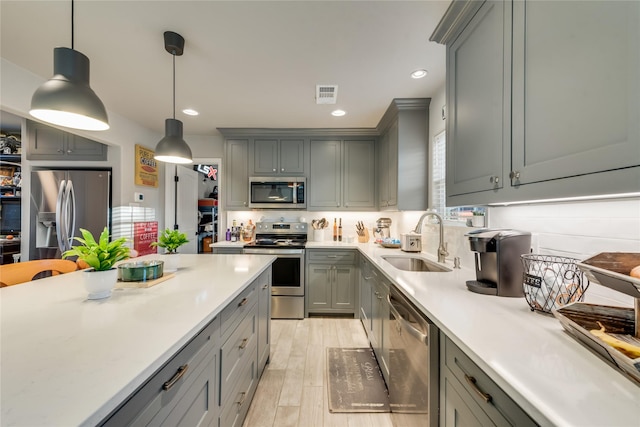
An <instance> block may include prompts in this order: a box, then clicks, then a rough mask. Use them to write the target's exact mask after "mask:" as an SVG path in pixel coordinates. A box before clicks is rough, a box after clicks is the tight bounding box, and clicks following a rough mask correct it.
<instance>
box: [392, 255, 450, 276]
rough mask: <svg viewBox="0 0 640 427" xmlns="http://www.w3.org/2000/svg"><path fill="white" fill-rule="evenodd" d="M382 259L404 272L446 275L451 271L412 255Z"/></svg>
mask: <svg viewBox="0 0 640 427" xmlns="http://www.w3.org/2000/svg"><path fill="white" fill-rule="evenodd" d="M382 259H384V260H385V261H387V262H388V263H389V264H391V265H392V266H394V267H395V268H397V269H398V270H404V271H420V272H424V273H445V272H448V271H451V269H449V268H447V267H444V266H442V265H439V264H436V263H435V262H431V261H427V260H426V259H424V258H420V257H417V256H410V255H406V256H403V255H388V256H383V257H382Z"/></svg>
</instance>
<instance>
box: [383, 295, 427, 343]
mask: <svg viewBox="0 0 640 427" xmlns="http://www.w3.org/2000/svg"><path fill="white" fill-rule="evenodd" d="M391 299H392V298H391V295H389V294H387V302H389V310H390V311H391V314H393V317H395V318H396V320H397V321H398V323H400V325H401V327H402V329H405V330H406V331H408V332H409V334H410V335H411V336H413V337H414V338H416V339H417V340H419V341H420V342H421V343H423V344H425V345H429V336H428V335H427V334H425V333H423V332H422V331H419V330H417V329H416V328H415V327H414V326H413V325H412V324H411V323H410V322H408V321H407V320H406V319H405V318H404V317H402V315H401V314H400V312H398V310H397V309H396V308H395V306H394V303H393V301H391Z"/></svg>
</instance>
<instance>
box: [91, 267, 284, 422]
mask: <svg viewBox="0 0 640 427" xmlns="http://www.w3.org/2000/svg"><path fill="white" fill-rule="evenodd" d="M270 277H271V273H270V269H268V270H266V271H265V272H263V273H262V274H261V275H260V276H258V278H257V279H255V280H254V281H253V282H252V283H251V284H250V285H249V286H248V287H246V288H245V289H244V290H243V291H242V292H241V293H240V294H239V295H238V296H237V297H235V298H234V299H233V301H231V302H230V303H229V304H228V305H227V306H226V307H225V308H223V309H222V311H221V312H220V314H219V315H218V316H216V317H215V318H214V319H213V320H212V321H211V322H210V323H209V325H207V326H206V327H205V328H204V329H203V330H202V331H201V332H200V333H199V334H198V335H196V337H195V338H193V339H192V340H191V341H189V343H188V344H186V345H185V346H184V347H183V348H182V349H181V350H180V351H179V352H178V353H176V355H175V356H173V357H172V358H171V359H170V360H169V361H168V362H167V363H166V364H165V365H164V366H163V367H162V368H160V370H158V372H156V373H155V374H154V375H153V376H152V377H151V378H150V379H149V380H148V381H147V382H146V383H145V384H144V385H142V386H141V387H140V388H139V389H138V390H137V391H136V392H135V393H133V394H132V395H131V396H130V397H129V398H128V399H127V400H126V401H125V402H124V403H123V404H122V405H121V406H120V407H119V408H118V409H117V410H116V411H114V413H113V414H111V415H110V416H109V417H107V418H106V419H105V420H104V421H103V422H102V423H101V425H103V426H114V427H115V426H117V427H120V426H143V425H144V426H146V425H158V426H185V427H187V426H188V427H192V426H219V427H231V426H241V425H242V423H243V422H244V419H245V417H246V415H247V411H248V410H249V406H250V404H251V400H252V399H253V396H254V394H255V391H256V388H257V385H258V380H259V378H260V373H261V372H262V370H264V365H265V364H266V362H267V361H268V358H269V351H270V349H269V347H270V318H271V312H270V300H271V295H270V294H271V287H270Z"/></svg>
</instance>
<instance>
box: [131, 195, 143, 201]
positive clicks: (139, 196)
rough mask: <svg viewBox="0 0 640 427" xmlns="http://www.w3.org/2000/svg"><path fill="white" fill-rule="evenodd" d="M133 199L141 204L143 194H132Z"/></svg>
mask: <svg viewBox="0 0 640 427" xmlns="http://www.w3.org/2000/svg"><path fill="white" fill-rule="evenodd" d="M133 199H134V200H135V201H136V202H143V201H144V194H142V193H134V194H133Z"/></svg>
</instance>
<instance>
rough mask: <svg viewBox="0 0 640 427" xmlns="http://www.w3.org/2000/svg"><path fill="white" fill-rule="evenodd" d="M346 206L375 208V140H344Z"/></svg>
mask: <svg viewBox="0 0 640 427" xmlns="http://www.w3.org/2000/svg"><path fill="white" fill-rule="evenodd" d="M343 147H344V148H343V150H344V151H343V152H344V178H343V186H344V207H345V208H351V209H362V208H371V209H373V208H375V206H376V188H375V187H376V186H375V182H376V175H375V164H376V163H375V161H376V155H375V144H374V141H349V140H347V141H344V142H343Z"/></svg>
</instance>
